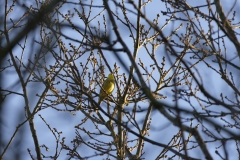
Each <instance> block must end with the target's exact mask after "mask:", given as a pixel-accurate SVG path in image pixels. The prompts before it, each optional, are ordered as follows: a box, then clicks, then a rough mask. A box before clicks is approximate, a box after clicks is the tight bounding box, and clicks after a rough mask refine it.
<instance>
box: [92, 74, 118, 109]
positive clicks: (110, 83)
mask: <svg viewBox="0 0 240 160" xmlns="http://www.w3.org/2000/svg"><path fill="white" fill-rule="evenodd" d="M114 82H115V80H114V75H113V74H112V73H110V74H109V75H108V77H107V79H106V80H105V81H104V82H103V85H102V87H101V90H100V93H99V99H98V105H100V104H101V103H102V101H103V100H104V99H105V98H107V96H109V95H110V94H111V93H112V92H113V90H114ZM97 112H98V110H96V113H97Z"/></svg>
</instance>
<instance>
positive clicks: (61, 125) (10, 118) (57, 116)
mask: <svg viewBox="0 0 240 160" xmlns="http://www.w3.org/2000/svg"><path fill="white" fill-rule="evenodd" d="M72 2H75V3H78V1H74V0H72ZM187 2H188V4H189V5H192V6H198V5H203V4H205V3H206V2H205V1H197V0H194V1H191V0H189V1H187ZM221 2H222V5H223V8H224V11H225V13H228V11H229V10H230V8H231V7H232V6H233V3H234V2H230V1H224V0H222V1H221ZM26 3H27V4H28V5H32V4H34V3H33V2H31V1H26ZM84 3H88V2H87V1H85V2H84ZM110 3H111V2H110ZM161 3H162V2H160V1H159V0H152V2H150V3H149V4H147V5H146V8H145V13H146V15H147V17H148V18H149V20H153V19H154V18H156V14H157V13H161V12H160V11H165V10H166V9H165V5H164V4H163V3H162V5H159V4H161ZM239 4H240V2H239V1H237V4H236V6H235V7H234V9H233V10H235V11H236V12H237V13H236V14H239V10H237V8H239ZM94 5H102V3H100V1H96V0H95V1H94ZM73 7H76V8H77V9H79V10H81V8H78V7H79V6H74V5H67V6H66V7H63V8H62V9H61V12H62V13H63V14H66V13H67V11H68V10H70V11H72V12H74V11H73V9H72V8H73ZM112 7H113V8H114V7H115V6H113V5H112ZM20 8H21V7H20V6H18V7H15V8H14V11H13V12H12V13H11V14H10V15H9V17H8V18H12V19H18V18H19V17H20V16H21V15H22V14H23V8H21V9H20ZM85 9H86V12H87V10H88V9H89V8H88V7H86V8H85ZM205 9H206V12H208V11H207V8H205ZM100 10H103V8H98V9H94V10H92V13H91V14H92V17H94V16H95V15H96V14H98V13H99V11H100ZM113 10H115V8H114V9H113ZM118 10H119V9H118ZM203 10H204V9H203ZM119 13H121V12H120V10H119ZM104 14H105V15H106V13H104ZM177 16H181V13H179V14H178V15H177ZM75 18H76V20H74V23H76V24H78V25H79V26H81V25H83V24H82V23H81V21H79V17H78V16H75ZM128 18H129V19H130V21H131V22H136V16H133V15H132V14H130V13H129V17H128ZM98 19H99V21H101V20H102V16H99V17H97V19H95V20H94V21H92V25H96V26H97V23H96V22H97V20H98ZM236 21H239V16H236ZM165 22H166V19H165V17H164V16H163V15H162V14H160V21H159V26H163V25H164V24H165ZM186 23H187V22H186ZM186 23H185V24H183V25H184V26H183V27H182V29H180V30H179V33H183V32H184V30H185V28H184V27H185V26H186ZM107 24H108V25H109V21H107ZM201 25H202V26H205V27H207V23H206V22H204V21H201ZM178 26H179V23H178V22H175V23H172V22H171V24H169V25H167V26H166V27H165V28H164V30H163V31H164V34H165V35H166V36H167V35H169V33H171V31H172V30H173V29H175V28H176V27H178ZM118 29H119V31H120V33H121V35H122V37H124V41H125V42H126V44H127V45H128V47H129V49H130V50H131V51H132V52H133V50H134V48H133V47H134V46H133V42H132V38H131V37H129V32H128V29H127V28H126V27H125V26H124V25H122V23H120V22H119V21H118ZM203 29H204V28H203ZM206 30H207V28H206ZM16 31H17V30H16ZM16 31H14V32H13V33H11V36H12V37H14V34H16ZM108 31H109V35H110V38H111V39H112V40H114V39H115V38H116V37H115V36H114V34H113V30H112V28H111V26H108ZM33 33H37V32H32V33H31V34H29V37H30V38H29V39H31V38H32V39H35V40H36V39H37V40H38V39H39V34H38V33H37V34H33ZM63 33H64V34H66V35H67V36H69V37H72V38H74V39H78V36H79V35H77V34H76V31H74V30H69V29H68V30H63ZM63 40H64V43H65V44H68V43H69V40H66V39H63ZM20 43H23V41H22V42H20ZM71 43H72V44H73V45H79V44H78V43H74V42H71ZM27 45H28V46H31V47H27V48H26V50H25V52H26V53H25V54H24V57H28V56H29V55H31V56H32V54H34V51H35V50H36V49H35V48H38V47H39V45H38V44H36V43H33V42H32V41H27ZM118 46H119V47H120V45H117V46H116V47H118ZM226 46H227V52H228V53H230V54H229V58H233V57H234V56H235V55H236V50H235V48H234V47H231V46H232V44H231V43H230V42H227V41H226ZM13 52H14V55H18V56H20V54H21V52H22V50H20V49H19V47H15V48H14V50H13ZM104 54H105V55H106V56H107V58H108V62H109V63H110V66H111V67H112V68H113V65H114V63H117V65H118V66H120V67H121V69H120V70H119V74H123V73H127V72H126V70H125V69H124V68H123V67H122V65H121V64H120V62H119V61H118V60H117V59H116V57H115V56H114V55H113V54H112V53H110V52H108V51H104ZM164 54H165V47H164V46H160V47H159V48H158V49H157V50H156V58H157V59H158V60H159V61H161V60H162V56H163V55H164ZM145 55H146V51H145V50H144V49H143V48H141V49H140V50H139V54H138V58H139V57H140V58H141V59H142V60H144V64H145V66H149V64H152V61H151V60H150V58H149V56H145ZM87 57H88V55H86V56H85V58H87ZM122 58H123V59H124V62H125V64H126V65H127V66H129V65H130V61H129V60H128V58H127V57H126V56H124V55H123V57H122ZM138 58H137V59H138ZM212 60H213V58H212V57H210V58H209V59H208V61H209V62H211V61H212ZM24 61H25V62H27V59H26V60H24ZM80 61H82V62H83V63H84V56H83V57H82V58H81V59H80ZM235 61H239V60H235ZM137 62H139V61H138V60H137ZM46 63H47V65H53V64H54V63H55V61H54V59H47V62H46ZM212 65H213V66H216V65H217V64H214V63H212ZM166 66H169V63H166ZM148 69H149V70H150V68H148ZM89 71H90V72H91V68H89ZM197 71H198V72H199V73H200V74H201V75H202V79H203V82H204V87H206V88H208V89H209V90H208V91H209V92H210V93H211V94H212V95H218V96H219V95H220V93H222V92H223V93H225V94H226V95H230V96H231V94H232V93H231V91H232V90H231V89H230V88H228V87H227V85H226V84H225V83H224V82H223V81H222V79H220V77H219V75H217V74H216V73H215V72H213V71H212V70H211V72H209V69H208V68H207V67H206V65H204V64H199V65H197ZM80 72H81V71H80ZM232 72H233V73H234V74H235V75H236V78H238V77H239V74H238V73H237V71H235V70H232ZM105 73H106V74H108V73H109V71H108V69H107V68H105ZM153 75H154V77H156V78H158V77H159V75H158V74H157V72H155V73H154V74H153ZM96 78H97V77H96ZM2 79H3V81H2V84H3V86H4V87H6V89H11V90H14V91H15V92H18V93H22V88H21V87H19V85H16V83H17V81H18V80H19V79H18V77H17V75H16V73H15V71H14V70H13V69H8V70H6V71H5V72H4V77H3V78H2ZM61 85H62V87H63V88H64V87H65V84H64V83H62V84H61ZM154 85H155V84H154V83H150V87H151V88H154V87H155V86H154ZM238 86H239V85H238ZM183 88H184V86H183ZM27 89H28V96H29V99H30V106H32V108H31V109H33V107H34V106H35V104H36V103H37V101H38V97H37V96H36V95H37V94H39V95H41V93H42V91H43V89H44V86H43V85H39V83H29V85H28V87H27ZM98 91H99V87H98V88H97V90H96V92H98ZM160 94H163V95H165V96H167V97H168V98H167V99H164V100H161V101H162V102H166V103H169V104H174V102H173V101H172V100H173V93H172V92H171V91H170V89H164V90H163V91H161V92H160ZM113 95H114V97H116V96H117V94H116V89H115V90H114V92H113ZM94 99H95V100H97V97H96V98H94ZM194 103H196V102H194V100H193V104H194ZM139 105H140V106H141V107H142V108H147V107H148V105H149V103H148V102H147V101H146V102H143V103H139ZM179 105H180V106H182V107H183V108H186V109H190V108H189V107H188V106H186V105H187V103H185V102H183V101H181V100H180V101H179ZM196 105H198V103H196ZM185 106H186V107H185ZM59 107H64V106H63V105H59ZM103 107H104V104H103ZM127 107H129V108H130V107H132V105H129V106H127ZM215 108H216V110H218V109H219V106H216V107H215ZM212 109H214V107H213V108H212ZM221 109H222V108H221ZM201 111H202V108H201V107H199V112H201ZM24 112H25V110H24V100H23V98H22V97H21V96H16V95H15V96H9V97H7V98H6V100H5V102H4V104H3V110H2V113H3V114H2V115H1V116H3V118H2V120H3V122H2V129H3V130H4V134H3V136H4V140H5V141H6V142H8V141H9V139H10V137H11V136H12V135H13V133H14V131H15V129H16V127H17V126H18V124H20V123H22V122H23V121H24V120H25V119H24V117H22V115H24V114H25V113H24ZM39 115H41V116H42V117H43V118H44V120H45V121H46V122H47V123H48V125H50V126H51V128H56V129H57V131H58V132H62V134H61V139H62V137H65V142H66V144H69V145H70V144H71V140H72V139H73V138H74V137H75V136H76V134H75V126H76V125H78V124H79V123H81V120H82V119H83V117H84V115H83V114H82V113H81V112H75V115H73V114H71V113H70V112H60V111H56V110H55V109H52V108H48V109H44V110H41V111H39V112H38V113H37V114H36V115H35V117H34V123H35V129H36V131H37V135H38V140H39V143H40V145H42V144H45V145H46V146H48V147H49V151H48V152H47V151H44V149H43V148H41V150H42V151H43V153H44V154H45V155H49V156H50V155H54V153H55V147H56V139H55V137H54V135H53V133H52V132H51V131H50V130H49V129H48V126H47V125H46V124H45V123H44V122H43V120H42V119H41V118H40V116H39ZM144 115H145V113H144V114H138V115H137V121H138V122H139V124H142V120H143V118H144V117H143V116H144ZM216 121H217V122H218V123H221V121H219V120H218V119H216ZM187 124H189V123H186V125H187ZM197 124H198V123H197V122H196V121H193V126H196V125H197ZM85 127H86V130H91V131H93V130H95V126H94V125H93V124H92V123H90V122H87V123H86V124H85ZM201 129H202V128H201V126H200V129H199V131H200V130H201ZM178 130H179V128H177V127H175V126H173V125H172V124H171V123H170V122H169V121H168V120H167V119H166V118H165V117H164V116H163V115H161V113H159V112H157V111H154V112H153V113H152V124H151V130H150V136H148V137H147V138H149V139H152V140H155V141H157V142H159V143H162V144H167V143H168V142H169V141H170V140H171V139H172V138H173V136H174V135H175V134H176V133H177V132H178ZM22 135H24V136H22ZM18 137H21V140H19V138H18ZM129 137H130V139H131V138H133V137H134V136H132V135H131V134H129ZM203 137H204V138H206V139H208V138H207V137H206V136H205V135H203ZM83 138H86V141H88V140H89V141H91V139H88V138H87V136H85V137H84V136H83ZM100 138H101V140H102V139H103V138H106V137H105V136H104V137H103V136H99V139H100ZM106 140H107V139H106ZM109 140H110V139H108V141H109ZM227 143H229V145H228V149H229V150H233V151H232V152H231V155H229V159H234V158H235V157H236V156H237V151H236V149H235V148H236V146H235V144H234V143H230V142H227ZM216 144H217V142H216V143H208V149H209V151H210V153H211V155H212V156H214V155H215V154H214V152H215V150H216V147H218V145H216ZM18 146H21V148H20V147H18ZM70 146H72V145H70ZM11 148H15V149H16V150H20V151H21V152H22V154H21V155H20V157H21V158H22V159H30V158H29V155H28V154H27V148H30V149H31V152H32V154H33V155H35V154H36V153H35V150H34V143H33V140H32V136H31V133H30V129H29V125H28V123H26V124H24V126H23V127H21V129H20V132H19V133H18V134H17V135H16V137H15V139H14V141H13V143H12V145H11ZM152 148H154V150H153V149H152ZM156 148H157V149H156ZM160 151H161V148H160V147H155V146H153V145H152V144H150V143H148V142H145V147H144V152H145V155H144V156H143V157H145V158H146V159H155V158H156V157H157V155H158V154H159V152H160ZM79 153H80V154H81V155H82V156H83V157H85V156H92V155H93V154H94V152H93V150H90V149H88V148H87V147H80V149H79ZM189 155H190V156H193V157H196V158H200V159H204V157H203V154H202V153H201V150H200V149H194V151H191V152H189ZM10 158H12V157H11V153H7V154H6V156H5V158H4V159H6V160H8V159H10ZM105 158H106V157H104V156H103V157H101V159H105ZM213 158H214V159H215V157H213ZM218 158H219V157H216V159H218ZM59 159H67V156H66V151H63V152H62V153H61V155H60V157H59ZM91 159H93V160H94V159H99V157H95V158H94V157H93V158H91Z"/></svg>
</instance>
